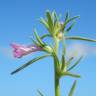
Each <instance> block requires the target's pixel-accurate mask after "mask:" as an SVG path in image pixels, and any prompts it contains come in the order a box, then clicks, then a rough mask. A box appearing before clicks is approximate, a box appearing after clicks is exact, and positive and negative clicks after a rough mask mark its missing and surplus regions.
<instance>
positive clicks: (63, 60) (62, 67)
mask: <svg viewBox="0 0 96 96" xmlns="http://www.w3.org/2000/svg"><path fill="white" fill-rule="evenodd" d="M65 67H66V64H65V56H64V54H63V55H62V66H61V70H62V71H64V69H65Z"/></svg>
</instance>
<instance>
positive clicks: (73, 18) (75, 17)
mask: <svg viewBox="0 0 96 96" xmlns="http://www.w3.org/2000/svg"><path fill="white" fill-rule="evenodd" d="M77 18H80V16H74V17H72V18H70V19H68V20H67V21H66V24H67V23H69V22H71V21H73V20H75V19H77Z"/></svg>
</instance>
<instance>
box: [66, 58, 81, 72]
mask: <svg viewBox="0 0 96 96" xmlns="http://www.w3.org/2000/svg"><path fill="white" fill-rule="evenodd" d="M82 58H83V56H81V57H80V58H79V59H78V60H77V61H76V62H75V64H74V65H73V66H71V67H70V68H69V69H68V70H67V71H70V70H72V69H73V68H74V67H76V66H77V65H78V64H79V62H80V61H81V60H82Z"/></svg>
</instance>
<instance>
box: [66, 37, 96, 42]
mask: <svg viewBox="0 0 96 96" xmlns="http://www.w3.org/2000/svg"><path fill="white" fill-rule="evenodd" d="M66 39H68V40H82V41H89V42H96V40H94V39H89V38H84V37H79V36H68V37H66Z"/></svg>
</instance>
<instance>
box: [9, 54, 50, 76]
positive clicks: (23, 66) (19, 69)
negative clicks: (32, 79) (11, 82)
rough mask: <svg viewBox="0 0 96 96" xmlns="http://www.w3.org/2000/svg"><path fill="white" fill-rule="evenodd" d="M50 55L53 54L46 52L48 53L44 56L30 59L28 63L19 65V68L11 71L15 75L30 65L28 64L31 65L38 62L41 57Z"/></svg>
mask: <svg viewBox="0 0 96 96" xmlns="http://www.w3.org/2000/svg"><path fill="white" fill-rule="evenodd" d="M48 56H51V55H50V54H46V55H44V56H40V57H37V58H34V59H32V60H30V61H29V62H27V63H26V64H24V65H22V66H21V67H19V68H18V69H16V70H15V71H13V72H12V73H11V75H13V74H15V73H17V72H19V71H21V70H23V69H24V68H26V67H28V66H29V65H31V64H32V63H34V62H36V61H38V60H40V59H43V58H45V57H48Z"/></svg>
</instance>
